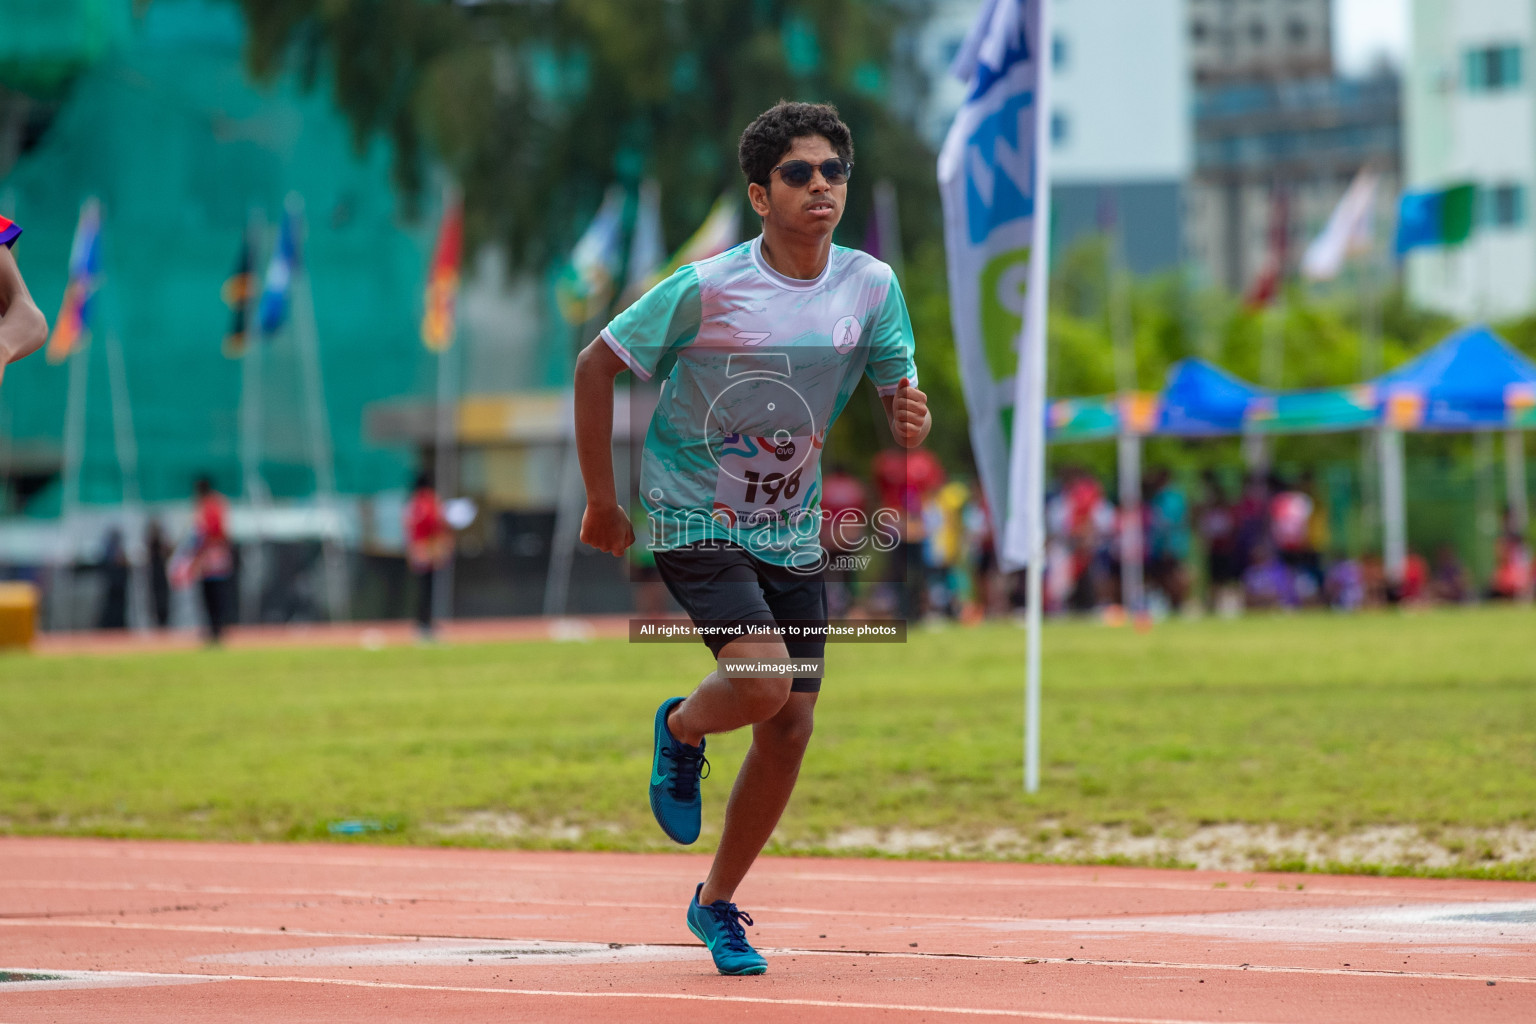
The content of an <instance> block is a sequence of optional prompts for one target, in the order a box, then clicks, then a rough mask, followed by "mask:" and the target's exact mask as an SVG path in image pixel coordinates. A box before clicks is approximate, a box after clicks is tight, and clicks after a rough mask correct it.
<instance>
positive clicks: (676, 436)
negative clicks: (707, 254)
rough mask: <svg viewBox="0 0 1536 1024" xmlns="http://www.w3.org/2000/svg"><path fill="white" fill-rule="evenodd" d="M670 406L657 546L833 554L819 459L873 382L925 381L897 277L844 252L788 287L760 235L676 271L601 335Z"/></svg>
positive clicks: (649, 480) (652, 506)
mask: <svg viewBox="0 0 1536 1024" xmlns="http://www.w3.org/2000/svg"><path fill="white" fill-rule="evenodd" d="M602 337H603V340H604V341H606V342H607V343H608V346H609V347H610V348H612V349H613V351H614V352H615V353H616V354H617V355H618V357H619V358H620V359H622V360H624V363H625V365H627V366H628V367H629V368H630V369H631V370H632V371H634V374H635V376H637V377H639V378H640V379H641V380H651V379H652V378H660V379H661V380H663V381H664V383H663V384H662V389H661V395H660V399H659V401H658V404H657V406H656V411H655V413H654V414H653V415H652V416H651V422H650V427H649V429H648V430H647V431H646V437H645V449H644V451H643V452H642V454H641V459H640V497H641V500H642V501H643V502H644V504H645V508H646V512H647V514H648V516H649V517H650V520H651V541H652V546H653V547H655V548H657V549H658V550H668V549H671V548H676V547H681V546H682V545H684V544H689V543H693V542H695V541H699V540H704V539H710V538H713V539H718V540H728V541H732V542H734V543H737V544H740V545H741V546H742V547H744V548H746V549H747V550H748V551H750V552H751V553H752V554H754V555H755V556H757V557H759V558H761V559H763V560H764V561H768V562H773V563H776V564H778V565H798V566H809V565H813V564H815V563H816V562H818V561H819V560H820V558H821V544H820V540H819V537H820V531H821V449H822V445H823V443H824V442H825V439H826V435H827V430H828V429H829V428H830V427H831V426H832V424H833V423H834V422H836V420H837V417H838V416H839V415H840V414H841V413H842V411H843V407H844V406H845V405H847V404H848V399H849V397H850V396H851V395H852V394H853V391H854V388H855V387H857V385H858V382H859V377H860V376H861V375H865V376H868V377H869V378H870V380H871V381H872V382H873V383H874V385H875V387H876V388H877V389H878V390H879V391H880V393H881V394H882V395H888V394H893V393H895V391H896V387H897V385H898V384H900V382H901V378H903V377H906V378H907V379H909V380H911V381H912V382H913V383H914V384H916V383H917V368H916V366H915V364H914V363H913V360H912V322H911V319H910V318H909V317H908V315H907V306H906V302H905V301H904V300H903V299H902V296H901V289H900V288H899V287H898V285H897V283H896V277H895V275H894V274H893V273H891V268H890V267H888V266H887V265H886V264H884V263H881V262H880V261H879V260H877V259H875V258H874V257H873V256H870V255H868V254H866V253H863V252H860V251H858V250H857V249H844V248H842V247H841V246H836V245H834V246H833V247H832V253H831V256H830V258H829V259H828V260H827V266H826V268H825V269H824V270H823V271H822V273H821V276H819V277H817V278H815V279H814V280H809V281H802V280H797V279H795V278H791V277H785V276H784V275H783V274H780V273H778V272H777V271H775V270H774V269H773V268H772V267H770V266H768V263H767V261H766V260H764V259H763V256H762V238H761V236H759V237H758V238H756V239H754V240H753V241H751V242H743V243H742V244H741V245H738V246H736V247H735V248H734V249H730V250H728V251H726V252H723V253H721V254H720V255H719V256H715V257H713V258H712V259H707V260H701V261H700V262H698V263H691V264H689V265H687V266H685V267H682V268H680V269H679V270H678V271H677V273H675V274H673V275H672V276H671V277H669V278H667V279H666V280H665V281H663V282H661V283H660V284H658V285H657V286H656V287H654V288H652V289H651V290H650V291H649V292H647V293H646V294H645V296H644V297H642V298H641V299H640V300H639V301H638V302H636V303H635V304H634V305H632V306H630V307H629V308H628V309H626V310H625V311H624V312H623V313H620V314H619V315H618V316H617V317H615V318H614V320H613V322H612V323H610V324H609V325H608V326H607V327H605V328H604V329H603V332H602Z"/></svg>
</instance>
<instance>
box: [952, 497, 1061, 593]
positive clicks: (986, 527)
mask: <svg viewBox="0 0 1536 1024" xmlns="http://www.w3.org/2000/svg"><path fill="white" fill-rule="evenodd" d="M965 529H966V534H967V536H968V540H967V547H968V550H969V551H970V556H971V579H972V586H973V590H974V593H975V600H976V610H977V612H978V613H979V614H980V615H982V616H989V615H1001V614H1002V613H1003V612H1004V611H1006V610H1007V609H1006V608H1005V607H1004V600H1003V598H1004V595H1003V593H1002V590H1003V588H1002V586H1001V585H1000V584H999V580H998V578H997V577H998V571H997V568H998V567H997V541H996V533H995V532H994V531H993V529H992V512H991V510H990V509H989V508H988V507H987V496H986V493H985V492H984V491H983V490H982V489H981V488H980V487H977V488H976V494H975V497H974V499H973V500H972V501H971V503H970V504H969V505H967V506H966V508H965ZM1047 565H1049V563H1047Z"/></svg>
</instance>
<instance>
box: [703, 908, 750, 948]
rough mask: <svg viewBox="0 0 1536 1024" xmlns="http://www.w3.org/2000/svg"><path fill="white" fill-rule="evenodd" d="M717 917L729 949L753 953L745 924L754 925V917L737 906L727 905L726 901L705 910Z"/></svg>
mask: <svg viewBox="0 0 1536 1024" xmlns="http://www.w3.org/2000/svg"><path fill="white" fill-rule="evenodd" d="M705 909H706V910H708V911H709V912H710V913H711V914H714V915H715V920H716V921H719V922H720V927H721V928H722V929H723V930H724V931H725V945H726V948H728V949H734V950H736V951H737V952H738V953H748V952H751V950H752V946H751V944H750V943H748V942H747V930H746V929H745V928H743V927H742V925H743V924H748V925H750V924H752V915H751V914H748V913H747V912H746V911H744V910H737V909H736V904H734V903H727V902H725V901H724V900H716V901H715V902H713V903H711V904H710V905H709V906H708V907H706V908H705Z"/></svg>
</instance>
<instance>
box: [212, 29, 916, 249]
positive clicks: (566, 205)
mask: <svg viewBox="0 0 1536 1024" xmlns="http://www.w3.org/2000/svg"><path fill="white" fill-rule="evenodd" d="M242 4H243V7H244V10H245V14H246V18H247V20H248V22H249V24H250V28H251V33H250V54H249V60H250V64H251V67H252V68H253V69H254V70H255V71H256V72H257V73H258V74H262V75H271V74H273V73H275V72H276V71H278V70H280V69H282V68H285V67H289V66H292V64H293V63H295V62H296V63H297V65H298V66H299V67H300V68H301V69H303V70H304V71H305V73H306V75H307V76H308V79H309V81H310V82H311V83H314V84H316V85H319V84H321V83H325V84H326V85H328V87H329V88H330V89H331V90H332V91H333V93H334V95H335V98H336V102H337V105H338V106H339V108H340V109H341V110H342V111H343V112H344V113H345V114H346V116H347V117H348V118H349V119H350V120H351V122H352V124H353V126H354V128H355V130H356V132H357V135H358V140H359V143H360V144H361V143H363V142H366V141H367V140H368V139H370V138H373V137H375V136H380V135H382V136H385V137H387V138H389V139H390V140H391V141H392V142H393V144H394V147H395V160H396V176H397V179H398V181H399V183H400V186H401V188H402V192H403V195H404V196H405V197H406V198H407V199H408V200H415V199H417V198H419V197H420V195H421V193H422V189H423V186H424V181H425V171H426V168H427V166H428V165H429V162H431V161H437V162H440V163H441V164H442V165H444V166H446V168H447V169H448V170H449V172H450V173H451V174H453V175H454V176H455V177H456V178H457V179H458V181H459V182H461V184H462V186H463V189H464V196H465V206H466V213H467V227H468V230H469V233H470V237H471V239H472V240H490V239H499V240H502V241H504V242H505V243H507V246H508V249H509V251H510V252H511V253H512V256H513V261H514V263H515V264H516V265H518V266H522V267H531V268H539V267H542V266H545V265H547V264H548V263H549V262H551V261H553V260H556V259H559V258H562V257H563V256H564V255H565V254H566V252H568V251H569V247H570V245H571V243H572V242H573V241H574V239H575V237H576V235H577V233H578V232H579V231H580V230H581V228H582V226H583V225H584V223H585V221H586V220H587V219H588V218H589V217H590V215H591V213H592V211H593V210H595V209H596V207H597V205H598V202H599V201H600V199H601V196H602V193H603V190H604V188H606V187H607V185H609V184H610V183H611V182H613V181H615V180H618V181H622V182H634V181H637V180H638V179H640V178H641V177H644V176H654V177H656V178H657V179H658V180H659V181H660V182H661V187H662V196H663V216H664V221H665V225H666V229H667V231H666V234H667V239H668V242H669V243H670V244H674V245H675V244H678V243H680V242H681V241H682V240H683V238H685V237H687V235H688V234H689V233H691V232H692V230H693V229H694V228H695V227H697V225H698V224H699V223H700V221H702V219H703V217H704V215H705V213H706V212H707V211H708V209H709V206H710V204H711V203H712V202H713V201H714V199H715V197H716V196H717V195H719V193H720V192H721V190H722V189H725V188H727V187H734V186H739V185H740V182H741V178H740V172H739V170H738V169H737V165H736V141H737V138H738V136H739V135H740V133H741V130H742V129H743V128H744V127H745V126H746V125H747V123H748V122H749V121H751V119H752V118H753V117H754V116H756V115H757V114H758V113H760V112H761V111H763V110H764V109H766V108H768V107H769V106H772V105H773V104H774V103H775V102H777V101H778V100H779V99H781V98H791V99H803V100H815V101H826V102H832V103H835V104H836V105H837V106H838V108H839V110H840V111H841V112H842V114H843V117H844V119H845V120H846V121H847V122H848V124H849V126H850V127H851V128H852V129H853V133H854V138H855V145H856V147H857V154H856V160H857V163H858V166H859V170H858V172H857V173H856V175H855V179H854V185H853V189H852V192H851V193H850V198H849V216H848V217H847V219H846V222H845V225H844V228H843V230H842V233H841V238H842V239H848V240H853V241H857V240H858V239H859V238H861V237H862V232H863V230H864V226H865V220H866V218H867V216H868V208H869V202H870V200H869V188H870V186H871V184H872V183H873V182H874V181H875V180H877V179H879V178H890V179H892V180H894V181H895V182H896V184H897V186H898V193H899V194H900V195H901V196H902V203H903V209H902V213H903V214H904V218H903V220H904V232H905V233H906V234H907V235H908V236H909V237H910V238H911V239H912V240H913V241H914V242H915V241H916V240H917V239H919V238H922V237H932V236H934V235H936V234H937V232H938V220H937V202H936V186H935V185H934V182H933V160H934V155H933V154H932V153H931V152H929V151H928V150H927V149H926V147H924V146H923V145H922V144H921V143H920V142H919V141H918V140H917V139H916V137H915V136H914V135H913V133H912V132H911V130H910V129H909V128H908V127H907V126H906V125H905V123H904V122H903V121H902V119H901V118H899V117H898V116H897V115H896V114H895V113H894V112H893V110H892V104H891V103H890V102H888V101H889V99H890V95H891V84H890V80H891V77H892V75H896V76H897V77H899V76H900V75H901V74H902V73H904V72H903V71H902V69H899V68H893V67H892V66H891V62H890V53H891V52H892V45H891V44H892V38H893V33H894V32H895V31H896V30H897V29H898V28H899V26H900V25H901V24H902V21H903V17H904V14H906V13H909V12H910V11H913V10H916V9H917V8H918V6H919V4H918V3H916V2H914V0H905V2H900V3H892V2H883V3H877V2H873V0H559V2H556V3H551V2H544V0H503V2H490V0H487V2H483V3H478V4H449V3H441V2H437V3H426V2H422V0H242Z"/></svg>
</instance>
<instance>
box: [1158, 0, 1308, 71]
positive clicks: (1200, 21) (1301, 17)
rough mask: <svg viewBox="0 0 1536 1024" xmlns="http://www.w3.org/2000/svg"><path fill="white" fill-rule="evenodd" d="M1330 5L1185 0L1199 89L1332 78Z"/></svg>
mask: <svg viewBox="0 0 1536 1024" xmlns="http://www.w3.org/2000/svg"><path fill="white" fill-rule="evenodd" d="M1332 6H1333V5H1332V2H1331V0H1189V55H1190V65H1191V67H1192V69H1193V70H1194V74H1195V82H1196V83H1197V84H1198V85H1214V84H1218V83H1221V82H1233V81H1237V82H1251V81H1254V80H1256V79H1266V78H1267V79H1288V78H1313V77H1317V76H1319V75H1330V74H1332V73H1333V27H1332V16H1333V10H1332Z"/></svg>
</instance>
